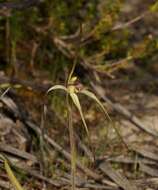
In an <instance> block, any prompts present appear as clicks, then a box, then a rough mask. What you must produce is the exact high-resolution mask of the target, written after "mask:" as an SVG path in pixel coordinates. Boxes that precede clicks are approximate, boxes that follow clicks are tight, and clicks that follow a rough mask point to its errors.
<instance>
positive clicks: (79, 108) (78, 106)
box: [69, 93, 89, 134]
mask: <svg viewBox="0 0 158 190" xmlns="http://www.w3.org/2000/svg"><path fill="white" fill-rule="evenodd" d="M69 94H70V97H71V99H72V101H73V103H74V104H75V106H76V108H77V109H78V111H79V113H80V116H81V119H82V122H83V125H84V127H85V129H86V132H87V134H89V131H88V127H87V124H86V121H85V119H84V116H83V112H82V108H81V104H80V101H79V99H78V96H77V95H76V93H69Z"/></svg>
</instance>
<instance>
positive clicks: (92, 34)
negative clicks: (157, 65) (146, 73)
mask: <svg viewBox="0 0 158 190" xmlns="http://www.w3.org/2000/svg"><path fill="white" fill-rule="evenodd" d="M2 2H3V1H2ZM124 4H125V1H123V0H106V1H104V0H89V1H87V0H76V1H75V2H74V1H72V0H67V1H64V0H53V1H52V0H45V1H43V3H41V4H40V5H39V6H38V7H32V8H29V9H27V10H22V11H17V10H12V11H11V12H10V13H9V14H8V15H7V16H6V15H5V16H3V15H2V16H0V30H1V32H0V58H1V64H0V65H1V66H0V67H1V68H5V69H6V70H7V72H9V73H12V74H13V73H14V74H15V73H16V74H17V75H20V74H19V71H20V73H24V74H26V73H30V72H32V70H33V69H34V70H35V68H42V69H45V70H46V71H49V72H50V74H51V75H50V76H51V77H52V79H53V80H56V79H57V78H58V77H57V76H59V77H62V76H63V75H62V74H61V75H58V74H59V73H63V71H65V70H67V69H68V68H69V66H71V65H72V60H71V59H70V60H69V59H68V58H67V57H66V56H65V55H63V54H62V52H61V51H60V50H59V49H58V48H56V46H55V45H54V43H53V38H54V37H55V36H58V37H69V36H71V35H75V33H77V32H78V33H79V36H80V39H79V40H78V39H77V40H74V39H72V40H68V41H65V43H66V44H68V45H69V46H70V47H71V48H72V47H73V48H74V47H75V51H76V50H77V53H78V54H79V55H80V56H81V57H83V58H85V59H86V60H88V61H89V63H90V64H92V65H94V66H97V68H101V69H103V70H105V71H106V68H107V65H108V67H109V63H113V62H114V61H117V60H120V59H126V58H127V60H128V57H130V58H133V59H143V60H144V59H145V60H147V59H148V58H150V57H151V56H152V55H153V54H154V53H155V51H157V48H158V45H157V39H155V38H150V37H148V35H147V36H144V39H143V40H141V41H139V42H138V43H137V44H134V45H133V43H131V38H132V37H131V33H130V31H129V30H128V28H125V29H121V30H118V31H117V30H116V31H115V30H113V28H114V27H115V25H116V24H117V22H119V20H120V13H121V9H122V7H123V6H124ZM149 10H152V11H155V10H157V2H156V3H155V4H153V5H152V6H150V7H149ZM131 44H132V45H131ZM76 47H77V48H76ZM109 61H110V62H109ZM6 66H7V67H6ZM8 68H9V69H8ZM34 73H35V71H34ZM27 76H28V75H27ZM30 76H31V75H30Z"/></svg>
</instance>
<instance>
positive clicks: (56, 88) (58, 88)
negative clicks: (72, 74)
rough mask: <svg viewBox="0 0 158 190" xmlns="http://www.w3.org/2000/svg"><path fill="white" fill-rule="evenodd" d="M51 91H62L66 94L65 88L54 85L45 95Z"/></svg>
mask: <svg viewBox="0 0 158 190" xmlns="http://www.w3.org/2000/svg"><path fill="white" fill-rule="evenodd" d="M53 90H64V91H65V92H67V88H66V87H65V86H63V85H55V86H52V87H51V88H49V89H48V91H47V94H48V93H49V92H51V91H53Z"/></svg>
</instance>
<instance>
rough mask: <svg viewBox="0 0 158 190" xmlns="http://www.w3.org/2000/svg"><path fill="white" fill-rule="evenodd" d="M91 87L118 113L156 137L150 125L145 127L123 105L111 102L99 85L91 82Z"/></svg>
mask: <svg viewBox="0 0 158 190" xmlns="http://www.w3.org/2000/svg"><path fill="white" fill-rule="evenodd" d="M91 85H92V87H93V88H94V90H95V91H96V93H97V94H98V95H99V96H100V97H101V98H102V99H103V100H104V101H105V102H107V103H108V104H109V105H110V106H111V107H112V108H113V109H114V110H115V111H117V112H118V113H119V114H121V115H122V116H124V117H125V118H126V119H127V120H129V121H130V122H131V123H133V124H134V125H135V126H136V127H138V128H139V129H141V130H143V131H145V132H146V133H148V134H150V135H151V136H153V137H158V132H157V131H155V130H153V129H151V128H150V127H146V126H145V125H144V124H143V123H142V122H141V121H140V120H139V118H137V117H136V116H135V115H134V114H132V113H131V112H130V111H128V110H127V109H126V108H125V107H123V106H122V105H121V104H119V103H113V102H112V101H111V100H110V99H109V98H108V97H106V95H105V90H104V89H103V88H102V87H101V86H100V85H95V84H94V83H93V82H91Z"/></svg>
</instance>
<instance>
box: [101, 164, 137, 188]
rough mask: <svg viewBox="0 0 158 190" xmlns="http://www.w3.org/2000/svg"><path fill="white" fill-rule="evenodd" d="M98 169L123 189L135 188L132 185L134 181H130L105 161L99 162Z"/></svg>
mask: <svg viewBox="0 0 158 190" xmlns="http://www.w3.org/2000/svg"><path fill="white" fill-rule="evenodd" d="M99 169H100V170H101V171H102V172H103V173H105V174H106V175H107V176H109V177H110V178H111V179H112V180H113V181H114V182H115V183H116V184H118V186H119V187H121V188H123V189H124V190H137V187H136V186H135V185H134V183H130V181H129V180H128V179H127V178H126V177H125V176H123V175H121V174H120V173H119V172H118V171H116V170H114V169H113V168H112V166H111V164H110V163H108V162H105V163H102V164H100V166H99Z"/></svg>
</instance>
